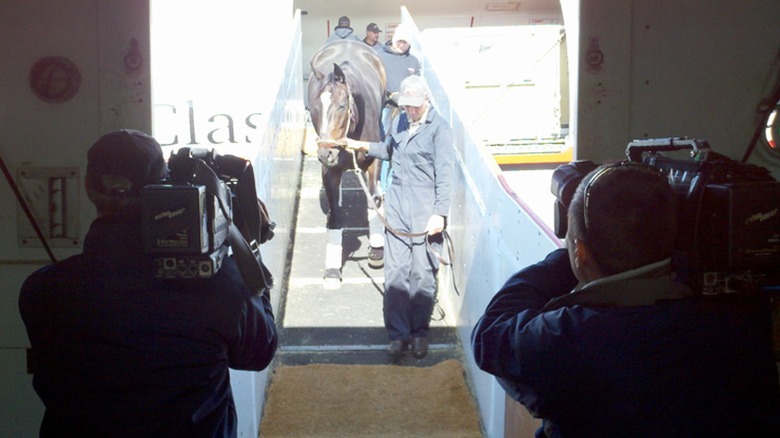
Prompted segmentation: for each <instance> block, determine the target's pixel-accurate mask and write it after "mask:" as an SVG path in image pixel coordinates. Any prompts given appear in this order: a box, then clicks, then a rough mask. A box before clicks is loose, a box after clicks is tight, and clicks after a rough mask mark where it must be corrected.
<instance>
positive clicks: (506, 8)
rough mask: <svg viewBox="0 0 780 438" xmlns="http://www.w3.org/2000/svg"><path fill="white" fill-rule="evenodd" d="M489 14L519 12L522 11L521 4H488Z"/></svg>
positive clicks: (486, 8)
mask: <svg viewBox="0 0 780 438" xmlns="http://www.w3.org/2000/svg"><path fill="white" fill-rule="evenodd" d="M485 10H486V11H487V12H517V11H519V10H520V2H487V3H485Z"/></svg>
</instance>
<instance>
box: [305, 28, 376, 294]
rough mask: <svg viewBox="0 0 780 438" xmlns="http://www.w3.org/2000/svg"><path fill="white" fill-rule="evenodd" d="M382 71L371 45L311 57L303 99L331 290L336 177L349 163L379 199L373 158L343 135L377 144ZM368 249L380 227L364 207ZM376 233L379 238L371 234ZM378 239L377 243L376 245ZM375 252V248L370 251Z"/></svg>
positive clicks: (341, 46)
mask: <svg viewBox="0 0 780 438" xmlns="http://www.w3.org/2000/svg"><path fill="white" fill-rule="evenodd" d="M385 81H386V79H385V69H384V66H383V64H382V61H381V60H380V59H379V57H378V56H377V55H376V52H375V51H374V49H372V48H371V47H369V46H368V45H366V44H364V43H362V42H356V41H336V42H332V43H330V44H326V45H325V46H323V47H322V48H321V49H320V50H319V51H317V53H315V54H314V56H313V57H312V59H311V75H310V76H309V84H308V88H309V90H308V97H309V113H310V115H311V121H312V125H313V126H314V130H315V132H316V133H317V136H318V138H317V146H318V149H317V157H318V158H319V160H320V162H321V163H322V183H323V186H324V187H325V194H326V198H327V200H328V208H329V212H328V220H327V228H328V249H327V252H326V256H325V281H326V283H325V286H326V287H328V288H336V287H339V285H340V280H341V263H342V249H341V230H342V228H343V226H344V212H343V210H344V207H343V206H342V205H341V201H340V200H341V178H342V176H343V174H344V171H345V170H348V169H354V167H355V163H357V165H358V167H359V168H360V169H361V170H362V171H363V172H364V174H365V177H366V180H367V186H368V189H369V192H370V193H371V195H372V196H373V197H374V198H375V199H378V198H379V197H380V192H379V184H378V176H379V166H378V165H379V161H378V160H374V159H373V158H371V157H368V156H366V154H365V153H363V152H358V153H357V155H355V156H354V157H353V154H352V152H350V151H348V150H346V149H345V148H344V145H345V142H346V138H351V139H353V140H363V141H371V142H378V141H382V139H383V135H382V133H381V128H380V126H381V125H380V118H381V113H382V106H383V105H384V95H385ZM368 215H369V232H370V234H371V236H370V239H371V246H372V250H373V251H376V250H377V249H381V248H382V247H383V245H384V242H383V240H382V231H381V230H382V226H381V223H379V222H378V218H376V212H375V211H373V210H372V209H370V208H369V212H368ZM377 235H378V236H379V237H377ZM378 241H381V242H382V244H381V245H378ZM374 254H376V252H374Z"/></svg>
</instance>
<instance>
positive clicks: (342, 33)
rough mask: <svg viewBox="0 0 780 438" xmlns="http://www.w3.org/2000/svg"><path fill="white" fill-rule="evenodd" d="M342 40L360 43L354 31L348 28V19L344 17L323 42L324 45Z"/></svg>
mask: <svg viewBox="0 0 780 438" xmlns="http://www.w3.org/2000/svg"><path fill="white" fill-rule="evenodd" d="M342 40H351V41H361V39H360V37H359V36H357V35H355V33H354V31H353V30H352V28H351V27H350V22H349V17H347V16H346V15H344V16H342V17H341V18H339V24H338V26H336V28H335V29H333V33H332V34H330V36H329V37H328V39H327V40H326V41H325V44H327V43H332V42H333V41H342Z"/></svg>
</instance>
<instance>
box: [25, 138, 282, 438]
mask: <svg viewBox="0 0 780 438" xmlns="http://www.w3.org/2000/svg"><path fill="white" fill-rule="evenodd" d="M166 173H167V165H166V163H165V159H164V158H163V154H162V150H161V148H160V145H159V143H158V142H157V141H156V140H155V139H154V138H152V137H151V136H149V135H147V134H145V133H143V132H140V131H135V130H119V131H115V132H111V133H109V134H106V135H104V136H102V137H100V138H99V139H98V140H97V142H96V143H95V144H94V145H93V146H92V147H91V148H90V150H89V152H88V165H87V174H86V189H87V194H88V196H89V199H90V200H91V201H92V202H93V203H94V204H95V207H96V208H97V216H98V217H97V219H96V220H95V221H94V222H93V223H92V224H91V226H90V229H89V232H88V234H87V235H86V237H85V239H84V249H83V253H81V254H79V255H76V256H73V257H70V258H68V259H66V260H64V261H61V262H58V263H55V264H53V265H50V266H47V267H44V268H42V269H40V270H38V271H37V272H35V273H33V274H32V275H31V276H30V277H29V278H28V279H27V280H26V281H25V283H24V285H23V286H22V290H21V293H20V296H19V309H20V312H21V315H22V319H23V320H24V323H25V325H26V327H27V333H28V336H29V338H30V343H31V345H32V351H33V354H34V361H33V365H34V377H33V385H34V387H35V390H36V392H37V393H38V396H39V397H40V398H41V400H42V401H43V403H44V404H45V406H46V412H45V414H44V418H43V422H42V424H41V430H40V436H112V437H118V436H128V437H130V436H132V437H138V436H166V437H170V436H224V437H235V436H236V435H237V417H236V410H235V405H234V401H233V396H232V392H231V388H230V374H229V370H228V368H234V369H241V370H262V369H264V368H265V367H267V366H268V364H269V363H270V362H271V359H272V358H273V356H274V353H275V351H276V345H277V333H276V327H275V325H274V316H273V312H272V308H271V303H270V301H269V292H268V290H264V291H262V293H259V294H258V293H254V292H251V291H250V290H249V289H248V288H247V287H246V286H245V285H244V281H243V279H242V277H241V275H240V273H239V271H238V269H237V267H236V264H235V262H234V261H233V260H232V259H231V258H226V260H225V261H224V263H223V266H222V268H221V269H220V270H219V272H218V273H217V274H216V275H214V276H213V277H211V278H208V279H198V280H190V279H187V280H160V279H155V275H154V270H153V264H152V263H151V262H150V259H149V256H147V255H146V254H144V249H143V246H142V239H141V234H142V230H141V225H140V224H141V217H140V198H139V193H140V189H141V188H142V187H144V186H145V185H148V184H153V183H158V182H160V180H161V179H162V178H164V177H165V175H166Z"/></svg>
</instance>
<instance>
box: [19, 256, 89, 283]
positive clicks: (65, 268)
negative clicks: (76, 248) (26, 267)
mask: <svg viewBox="0 0 780 438" xmlns="http://www.w3.org/2000/svg"><path fill="white" fill-rule="evenodd" d="M82 259H83V256H82V255H81V254H78V255H74V256H71V257H68V258H66V259H64V260H61V261H58V262H56V263H52V264H49V265H46V266H42V267H40V268H38V269H36V270H35V271H34V272H33V273H32V274H30V275H29V276H28V277H27V279H26V280H25V283H27V282H36V281H47V280H54V281H56V280H58V279H60V278H62V277H66V276H70V275H78V274H79V272H80V271H81V266H82V263H81V261H82Z"/></svg>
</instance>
